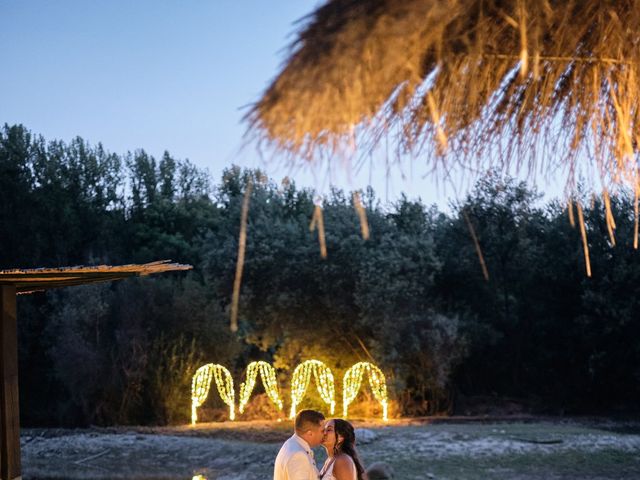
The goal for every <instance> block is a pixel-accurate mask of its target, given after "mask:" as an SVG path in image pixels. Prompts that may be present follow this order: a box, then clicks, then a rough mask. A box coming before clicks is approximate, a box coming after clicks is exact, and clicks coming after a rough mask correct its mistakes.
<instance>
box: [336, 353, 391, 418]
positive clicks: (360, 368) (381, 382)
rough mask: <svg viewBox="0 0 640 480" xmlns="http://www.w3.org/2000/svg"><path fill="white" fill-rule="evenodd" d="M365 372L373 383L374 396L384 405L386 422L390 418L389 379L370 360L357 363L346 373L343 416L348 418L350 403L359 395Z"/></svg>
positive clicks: (343, 391)
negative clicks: (388, 412) (388, 411)
mask: <svg viewBox="0 0 640 480" xmlns="http://www.w3.org/2000/svg"><path fill="white" fill-rule="evenodd" d="M365 372H366V373H367V374H368V377H369V385H371V390H372V392H373V396H374V397H375V399H376V400H377V401H379V402H380V404H381V405H382V419H383V420H384V421H385V422H386V421H387V420H388V417H387V408H388V399H387V381H386V379H385V376H384V373H382V370H380V369H379V368H378V367H376V366H375V365H374V364H372V363H369V362H359V363H356V364H355V365H353V366H352V367H351V368H350V369H349V370H347V372H346V373H345V374H344V379H343V382H342V383H343V385H342V401H343V403H342V408H343V416H344V418H347V413H348V410H349V404H350V403H351V402H353V401H354V400H355V398H356V396H357V395H358V392H359V391H360V387H361V386H362V377H363V376H364V374H365Z"/></svg>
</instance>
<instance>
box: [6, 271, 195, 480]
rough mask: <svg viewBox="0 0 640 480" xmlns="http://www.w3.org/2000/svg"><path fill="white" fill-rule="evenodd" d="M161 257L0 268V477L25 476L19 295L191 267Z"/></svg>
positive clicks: (9, 478) (17, 477) (10, 478)
mask: <svg viewBox="0 0 640 480" xmlns="http://www.w3.org/2000/svg"><path fill="white" fill-rule="evenodd" d="M191 268H192V266H191V265H181V264H177V263H171V261H170V260H162V261H157V262H152V263H146V264H142V265H120V266H107V265H100V266H94V267H81V266H79V267H64V268H36V269H29V270H21V269H15V270H2V271H0V311H1V315H2V318H1V319H0V479H1V480H16V479H20V478H22V473H21V462H20V411H19V402H18V399H19V391H18V390H19V389H18V322H17V314H16V296H17V295H20V294H27V293H33V292H37V291H44V290H49V289H52V288H60V287H69V286H74V285H86V284H90V283H98V282H110V281H113V280H122V279H125V278H129V277H138V276H148V275H152V274H156V273H164V272H171V271H180V270H190V269H191Z"/></svg>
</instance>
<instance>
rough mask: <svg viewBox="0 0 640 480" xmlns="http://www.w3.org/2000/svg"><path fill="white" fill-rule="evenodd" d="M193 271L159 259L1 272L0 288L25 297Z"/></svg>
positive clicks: (185, 266)
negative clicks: (71, 288) (58, 289)
mask: <svg viewBox="0 0 640 480" xmlns="http://www.w3.org/2000/svg"><path fill="white" fill-rule="evenodd" d="M192 268H193V267H192V266H191V265H182V264H179V263H171V260H160V261H157V262H151V263H145V264H142V265H119V266H108V265H99V266H94V267H82V266H79V267H62V268H35V269H29V270H21V269H15V270H1V271H0V285H15V286H16V292H17V293H20V294H24V293H32V292H36V291H42V290H48V289H51V288H60V287H70V286H74V285H86V284H89V283H99V282H110V281H113V280H122V279H125V278H129V277H143V276H147V275H153V274H156V273H164V272H173V271H181V270H191V269H192Z"/></svg>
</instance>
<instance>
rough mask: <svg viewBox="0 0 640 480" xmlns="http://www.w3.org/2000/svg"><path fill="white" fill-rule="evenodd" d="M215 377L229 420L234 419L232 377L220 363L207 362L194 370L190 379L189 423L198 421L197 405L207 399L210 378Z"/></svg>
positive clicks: (193, 423) (200, 404)
mask: <svg viewBox="0 0 640 480" xmlns="http://www.w3.org/2000/svg"><path fill="white" fill-rule="evenodd" d="M212 379H215V381H216V387H217V388H218V393H219V394H220V398H221V399H222V401H223V402H224V403H225V404H226V405H227V406H228V407H229V420H234V419H235V416H236V415H235V393H234V387H233V377H232V376H231V373H229V370H227V369H226V368H225V367H223V366H222V365H218V364H215V365H214V364H213V363H208V364H206V365H203V366H202V367H200V368H198V370H196V373H195V374H194V375H193V379H192V380H191V424H192V425H195V424H196V422H197V421H198V412H197V409H198V407H200V406H202V404H203V403H204V402H205V400H206V399H207V396H208V395H209V389H210V388H211V380H212Z"/></svg>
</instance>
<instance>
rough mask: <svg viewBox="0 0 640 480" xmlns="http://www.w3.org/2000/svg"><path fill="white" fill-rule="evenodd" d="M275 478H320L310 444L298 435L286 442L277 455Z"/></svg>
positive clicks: (308, 479)
mask: <svg viewBox="0 0 640 480" xmlns="http://www.w3.org/2000/svg"><path fill="white" fill-rule="evenodd" d="M273 480H318V469H317V468H316V462H315V460H314V459H313V451H312V450H311V447H309V444H308V443H307V442H306V441H305V440H304V439H303V438H302V437H299V436H298V435H296V434H295V433H294V434H293V436H292V437H291V438H290V439H289V440H287V441H286V442H284V445H282V448H281V449H280V451H279V452H278V456H277V457H276V463H275V466H274V468H273Z"/></svg>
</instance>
